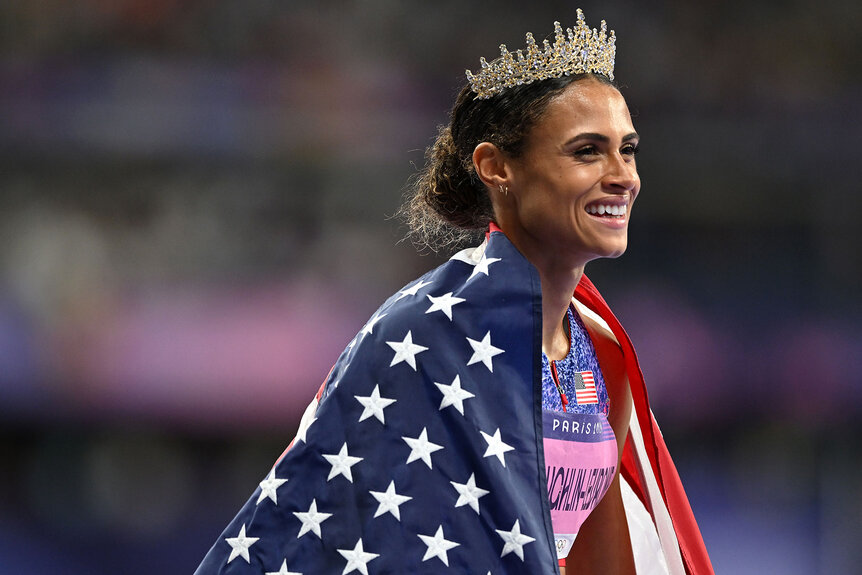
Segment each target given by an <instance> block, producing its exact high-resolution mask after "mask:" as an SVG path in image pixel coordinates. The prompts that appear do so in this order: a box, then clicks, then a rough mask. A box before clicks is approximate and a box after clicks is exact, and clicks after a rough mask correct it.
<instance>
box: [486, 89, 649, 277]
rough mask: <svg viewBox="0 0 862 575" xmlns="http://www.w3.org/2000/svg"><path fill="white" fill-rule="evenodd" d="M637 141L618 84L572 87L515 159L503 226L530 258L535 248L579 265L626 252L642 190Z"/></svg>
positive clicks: (555, 102) (555, 101) (548, 111)
mask: <svg viewBox="0 0 862 575" xmlns="http://www.w3.org/2000/svg"><path fill="white" fill-rule="evenodd" d="M638 139H639V138H638V135H637V133H636V132H635V130H634V127H633V126H632V120H631V116H630V115H629V110H628V107H627V106H626V102H625V100H624V99H623V97H622V95H621V94H620V93H619V92H618V91H617V90H616V89H615V88H613V87H612V86H608V85H606V84H602V83H601V82H598V81H596V80H591V79H589V80H581V81H578V82H574V83H572V84H570V85H569V86H568V87H567V88H566V90H565V91H564V92H562V93H561V94H560V95H559V96H557V97H556V98H554V99H553V100H552V101H551V102H550V103H549V104H548V107H547V108H546V110H545V113H544V115H543V116H542V117H541V119H540V120H539V121H538V122H537V124H536V125H535V126H534V127H533V128H532V130H531V131H530V133H529V134H528V136H527V138H526V141H525V146H524V152H523V154H522V155H521V156H520V157H518V158H513V159H511V160H510V163H509V167H510V172H509V176H510V177H509V181H510V182H511V183H510V186H509V188H510V190H511V191H510V192H509V193H508V194H507V195H508V196H509V197H508V198H505V201H504V205H505V212H506V214H505V217H504V218H502V219H503V220H504V221H505V225H504V222H501V227H502V228H503V229H504V231H505V232H506V233H507V235H510V237H511V238H512V239H513V241H514V242H515V244H516V245H518V247H519V248H521V249H522V251H525V255H526V252H533V253H536V252H535V251H534V250H538V251H539V252H544V254H545V255H544V256H543V257H554V258H556V257H565V258H566V259H567V260H568V261H567V263H569V264H574V265H583V264H585V263H586V262H588V261H590V260H593V259H596V258H600V257H617V256H619V255H621V254H622V253H623V252H624V251H625V249H626V242H627V230H628V222H629V216H630V215H631V208H632V204H633V203H634V201H635V198H636V197H637V195H638V192H639V191H640V178H639V177H638V173H637V168H636V166H635V152H636V151H637V146H638ZM528 257H529V256H528Z"/></svg>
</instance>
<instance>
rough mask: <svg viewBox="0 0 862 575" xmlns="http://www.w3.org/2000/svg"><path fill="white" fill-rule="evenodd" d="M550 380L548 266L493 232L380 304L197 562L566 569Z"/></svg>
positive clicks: (233, 567) (210, 567)
mask: <svg viewBox="0 0 862 575" xmlns="http://www.w3.org/2000/svg"><path fill="white" fill-rule="evenodd" d="M540 378H541V291H540V284H539V278H538V275H537V273H536V271H535V268H533V267H532V265H530V264H529V262H527V261H526V260H525V259H524V258H523V256H521V255H520V253H518V251H517V250H516V249H515V248H514V246H512V244H511V243H509V241H508V240H507V239H506V237H505V236H504V235H503V234H502V233H499V232H492V233H491V234H490V237H489V240H488V242H487V243H486V244H485V245H484V249H483V248H482V247H480V248H478V249H477V250H465V251H464V252H461V253H459V254H457V255H456V256H454V257H453V258H452V259H451V260H449V261H448V262H447V263H445V264H443V265H442V266H440V267H439V268H437V269H436V270H434V271H432V272H429V273H428V274H426V275H425V276H423V277H422V278H420V279H419V280H417V281H415V282H413V283H411V284H409V285H408V286H406V287H405V288H404V289H402V290H401V291H400V292H398V293H397V294H395V295H393V296H392V297H391V298H389V300H387V301H386V302H385V303H384V304H383V306H381V307H380V309H378V310H377V312H376V313H375V314H374V315H373V316H372V317H371V319H370V320H369V321H368V323H367V324H366V325H365V327H364V328H363V329H362V330H361V331H360V332H359V333H358V334H357V335H356V337H355V338H354V340H353V341H352V342H350V345H348V346H347V348H346V349H345V350H344V352H343V353H342V355H341V357H340V358H339V359H338V362H337V363H336V364H335V366H334V368H333V369H332V372H331V373H330V375H329V377H328V378H327V380H326V382H325V383H324V386H323V387H322V389H321V392H320V393H319V394H318V396H317V398H315V401H314V402H312V405H311V406H310V408H309V410H308V411H307V412H306V415H305V416H304V417H303V422H302V424H301V426H300V431H299V433H298V435H297V438H296V439H295V440H294V442H293V443H292V444H291V445H290V446H289V447H288V449H287V451H286V452H285V453H284V454H283V455H282V457H281V458H280V459H279V460H278V461H277V462H276V464H275V466H274V467H273V469H272V470H271V471H270V472H269V473H267V474H266V475H265V477H263V479H262V481H261V482H260V485H259V486H258V488H257V489H256V490H255V491H254V493H253V494H252V495H251V498H250V499H249V500H248V502H247V503H246V504H245V506H244V507H243V508H242V509H241V510H240V512H239V514H238V515H237V516H236V517H235V518H234V520H233V521H232V522H231V523H230V524H229V525H228V526H227V528H226V529H225V531H224V532H223V533H222V534H221V536H220V537H218V539H217V540H216V542H215V544H214V545H213V547H212V548H211V549H210V551H209V553H208V554H207V556H206V557H205V558H204V561H203V563H202V564H201V565H200V567H199V568H198V570H197V572H196V573H197V574H198V575H211V574H216V573H224V574H244V573H248V574H252V573H253V574H265V575H291V574H294V575H296V574H305V575H312V574H319V573H327V574H328V573H341V574H342V575H346V574H349V573H354V572H356V573H361V574H363V575H375V574H383V573H439V572H441V571H443V570H451V571H452V572H455V573H470V574H472V573H475V574H478V575H486V574H493V575H502V574H506V573H518V574H520V573H531V574H535V573H545V574H554V573H557V572H558V571H557V560H556V551H555V549H554V538H553V531H552V528H551V523H550V510H549V504H548V494H547V483H546V479H545V463H544V454H543V450H542V447H541V446H542V433H541V425H542V406H541V395H540V393H541V384H540ZM594 388H595V386H594V385H593V389H594ZM594 393H595V392H594Z"/></svg>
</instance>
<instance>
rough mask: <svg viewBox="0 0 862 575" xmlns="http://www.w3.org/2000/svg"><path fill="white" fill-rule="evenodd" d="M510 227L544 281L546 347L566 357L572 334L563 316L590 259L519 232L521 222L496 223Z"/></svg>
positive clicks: (550, 355)
mask: <svg viewBox="0 0 862 575" xmlns="http://www.w3.org/2000/svg"><path fill="white" fill-rule="evenodd" d="M506 228H509V229H510V230H511V231H510V232H508V233H507V232H504V233H506V237H507V238H509V241H511V242H512V243H513V244H514V245H515V247H516V248H518V251H520V252H521V253H522V254H523V255H524V257H525V258H527V260H528V261H529V262H530V263H531V264H533V266H534V267H535V268H536V270H537V271H538V272H539V279H540V280H541V282H542V351H543V352H545V355H546V356H548V359H550V360H558V359H562V358H564V357H565V356H566V354H567V353H568V352H569V336H568V334H567V333H566V330H565V329H564V328H563V319H564V318H565V317H566V312H567V310H568V309H569V305H570V304H571V302H572V296H573V295H574V293H575V288H576V287H577V286H578V282H580V281H581V277H582V276H583V275H584V266H585V265H586V263H585V262H582V261H573V260H572V259H570V258H567V257H566V256H565V255H561V254H560V252H559V251H558V250H554V249H547V247H546V246H544V245H543V244H541V243H540V242H537V241H534V240H533V238H531V237H530V236H529V235H527V234H519V233H518V231H517V230H518V229H519V227H518V226H505V223H503V226H500V227H498V226H497V225H496V224H494V225H493V226H492V229H499V230H500V231H502V230H503V229H506Z"/></svg>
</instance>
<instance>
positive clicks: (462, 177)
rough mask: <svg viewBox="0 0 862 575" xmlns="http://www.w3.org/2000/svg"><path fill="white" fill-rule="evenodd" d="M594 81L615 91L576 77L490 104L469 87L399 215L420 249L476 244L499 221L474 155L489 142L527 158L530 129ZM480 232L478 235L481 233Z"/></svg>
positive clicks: (515, 91)
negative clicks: (571, 90)
mask: <svg viewBox="0 0 862 575" xmlns="http://www.w3.org/2000/svg"><path fill="white" fill-rule="evenodd" d="M587 78H592V79H595V80H598V81H599V82H602V83H604V84H608V85H611V86H613V85H614V84H613V82H611V81H610V80H609V79H608V78H607V77H605V76H602V75H599V74H572V75H570V76H563V77H561V78H550V79H547V80H542V81H539V82H533V83H532V84H526V85H523V86H516V87H513V88H508V89H506V90H504V91H503V92H502V93H500V94H497V95H496V96H492V97H491V98H488V99H485V100H479V99H476V94H475V92H473V91H472V90H471V89H470V86H469V85H467V86H464V88H462V89H461V92H460V93H459V94H458V97H457V98H456V99H455V105H454V106H453V107H452V112H451V113H450V122H449V125H448V126H441V127H440V131H439V133H438V135H437V139H436V141H435V142H434V144H433V145H432V146H431V147H429V148H428V149H427V150H426V152H425V158H426V164H425V167H424V168H423V169H422V170H421V171H420V172H419V173H418V174H417V175H416V176H415V177H414V178H413V180H412V182H411V184H410V186H409V188H408V191H407V194H406V198H405V202H404V204H403V205H402V206H401V208H400V209H399V212H398V213H399V215H400V216H401V217H402V218H403V219H404V220H405V222H406V223H407V225H408V226H409V228H410V231H409V233H408V237H409V238H410V239H411V240H413V242H414V243H415V244H416V245H417V247H419V248H420V249H424V248H428V249H431V250H432V251H435V252H436V251H439V250H441V249H447V248H453V247H456V246H458V245H460V244H462V243H464V242H465V241H466V240H468V239H474V238H475V237H476V236H477V235H478V233H481V232H482V231H484V230H485V229H486V228H487V227H488V223H489V222H490V221H491V220H492V219H493V218H494V211H493V208H492V206H491V200H490V198H489V197H488V192H487V189H486V188H485V184H483V183H482V181H481V180H480V179H479V177H478V176H477V175H476V170H475V168H474V166H473V150H475V149H476V146H477V145H479V144H480V143H481V142H490V143H492V144H494V145H495V146H497V147H498V148H499V149H500V150H502V151H503V152H505V153H506V154H508V155H509V156H512V157H518V156H520V155H521V153H522V152H523V148H524V141H525V139H526V137H527V135H528V134H529V132H530V129H531V128H532V127H533V126H534V125H535V124H536V122H537V121H538V120H539V119H540V118H541V116H542V114H543V113H544V112H545V109H546V108H547V106H548V104H549V103H550V101H551V100H553V99H554V97H556V96H557V95H559V94H560V93H562V92H563V91H564V90H565V89H566V88H567V87H568V86H569V85H570V84H572V83H574V82H577V81H580V80H584V79H587ZM477 232H478V233H477Z"/></svg>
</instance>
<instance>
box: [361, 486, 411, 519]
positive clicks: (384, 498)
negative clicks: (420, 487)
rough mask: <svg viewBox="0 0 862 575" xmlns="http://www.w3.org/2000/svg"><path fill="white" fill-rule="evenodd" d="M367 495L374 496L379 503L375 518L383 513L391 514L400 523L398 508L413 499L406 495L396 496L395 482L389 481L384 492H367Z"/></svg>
mask: <svg viewBox="0 0 862 575" xmlns="http://www.w3.org/2000/svg"><path fill="white" fill-rule="evenodd" d="M369 493H371V495H373V496H374V499H376V500H377V501H379V502H380V505H378V506H377V512H376V513H375V514H374V516H375V517H380V516H381V515H383V514H384V513H391V514H392V515H393V516H394V517H395V519H397V520H398V521H401V511H400V510H399V506H400V505H402V504H403V503H405V502H407V501H410V500H411V499H413V498H412V497H407V496H406V495H398V494H397V493H396V492H395V481H391V482H390V483H389V487H388V488H387V489H386V491H384V492H380V491H369Z"/></svg>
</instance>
